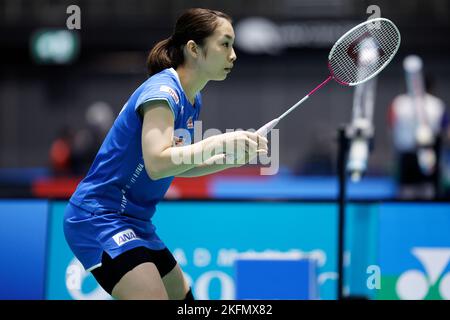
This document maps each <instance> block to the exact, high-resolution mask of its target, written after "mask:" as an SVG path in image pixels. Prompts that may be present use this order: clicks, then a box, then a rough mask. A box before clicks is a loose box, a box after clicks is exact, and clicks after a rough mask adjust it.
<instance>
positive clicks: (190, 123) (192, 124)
mask: <svg viewBox="0 0 450 320" xmlns="http://www.w3.org/2000/svg"><path fill="white" fill-rule="evenodd" d="M186 126H187V128H188V129H194V121H193V120H192V116H190V117H189V119H187V122H186Z"/></svg>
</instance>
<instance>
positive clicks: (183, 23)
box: [147, 8, 232, 76]
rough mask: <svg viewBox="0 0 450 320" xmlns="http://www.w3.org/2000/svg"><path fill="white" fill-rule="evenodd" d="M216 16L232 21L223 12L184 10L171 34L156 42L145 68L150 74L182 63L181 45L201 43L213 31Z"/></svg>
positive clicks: (198, 9) (215, 24) (215, 26)
mask: <svg viewBox="0 0 450 320" xmlns="http://www.w3.org/2000/svg"><path fill="white" fill-rule="evenodd" d="M218 18H224V19H227V20H228V21H230V22H232V20H231V18H230V17H229V16H228V15H226V14H225V13H223V12H220V11H215V10H210V9H202V8H191V9H188V10H186V11H185V12H184V13H183V14H182V15H181V16H180V17H179V18H178V20H177V22H176V24H175V29H174V31H173V34H172V36H170V37H169V38H167V39H165V40H162V41H160V42H158V43H157V44H156V45H155V46H154V47H153V49H152V50H151V51H150V54H149V55H148V58H147V69H148V74H149V76H152V75H154V74H156V73H158V72H160V71H162V70H164V69H166V68H170V67H173V68H176V67H178V66H179V65H181V64H183V63H184V54H183V47H184V45H185V44H186V43H187V42H188V41H189V40H193V41H195V43H197V44H198V45H200V46H201V45H203V44H204V40H205V38H207V37H209V36H210V35H212V34H213V33H214V31H215V30H216V28H217V25H218Z"/></svg>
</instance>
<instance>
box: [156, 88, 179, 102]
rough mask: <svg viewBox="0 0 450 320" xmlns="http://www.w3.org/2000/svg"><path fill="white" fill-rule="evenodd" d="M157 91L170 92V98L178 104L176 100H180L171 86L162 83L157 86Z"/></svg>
mask: <svg viewBox="0 0 450 320" xmlns="http://www.w3.org/2000/svg"><path fill="white" fill-rule="evenodd" d="M159 91H162V92H167V93H168V94H170V95H171V96H172V98H173V99H174V100H175V103H177V104H178V102H180V99H179V98H178V95H177V93H176V92H175V90H173V89H172V88H171V87H168V86H166V85H162V86H161V87H159Z"/></svg>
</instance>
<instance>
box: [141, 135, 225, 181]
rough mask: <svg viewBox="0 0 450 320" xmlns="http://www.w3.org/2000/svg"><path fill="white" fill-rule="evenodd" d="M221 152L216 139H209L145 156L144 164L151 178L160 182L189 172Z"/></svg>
mask: <svg viewBox="0 0 450 320" xmlns="http://www.w3.org/2000/svg"><path fill="white" fill-rule="evenodd" d="M219 151H220V150H219V149H218V142H217V140H216V139H215V137H209V138H207V139H204V140H202V141H200V142H197V143H194V144H191V145H187V146H182V147H170V148H167V149H165V150H164V151H162V152H161V153H160V154H159V155H157V156H153V157H151V156H145V155H144V162H145V167H146V170H147V173H148V175H149V176H150V178H151V179H153V180H158V179H162V178H166V177H171V176H178V175H180V174H182V173H184V172H186V171H189V170H191V169H193V168H195V167H197V166H199V165H201V164H202V163H204V162H205V161H206V160H207V159H208V158H209V157H211V156H214V155H215V154H216V153H217V152H219Z"/></svg>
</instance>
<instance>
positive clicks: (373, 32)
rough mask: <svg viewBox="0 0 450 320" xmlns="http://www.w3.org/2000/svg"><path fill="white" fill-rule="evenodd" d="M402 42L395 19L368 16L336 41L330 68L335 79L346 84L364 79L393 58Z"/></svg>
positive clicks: (376, 72) (356, 83)
mask: <svg viewBox="0 0 450 320" xmlns="http://www.w3.org/2000/svg"><path fill="white" fill-rule="evenodd" d="M400 42H401V35H400V31H399V30H398V28H397V26H396V25H395V24H394V23H393V22H392V21H391V20H389V19H386V18H375V19H370V20H367V21H365V22H363V23H360V24H359V25H357V26H355V27H353V28H352V29H350V30H349V31H347V32H346V33H345V34H344V35H343V36H342V37H340V38H339V39H338V40H337V41H336V43H335V44H334V46H333V48H331V50H330V54H329V55H328V68H329V69H330V72H331V75H332V76H333V79H334V80H335V81H337V82H338V83H340V84H342V85H346V86H355V85H358V84H361V83H364V82H366V81H368V80H370V79H372V78H373V77H375V76H376V75H377V74H378V73H380V72H381V71H382V70H383V69H384V68H385V67H386V66H387V65H388V64H389V63H390V62H391V61H392V59H393V58H394V56H395V54H396V53H397V51H398V48H399V47H400Z"/></svg>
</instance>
